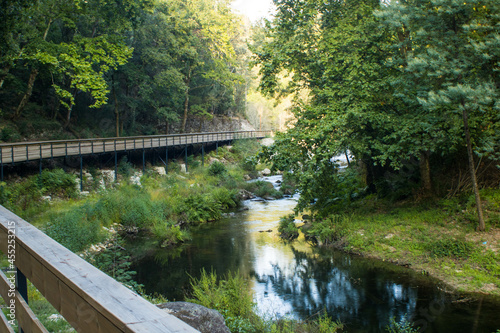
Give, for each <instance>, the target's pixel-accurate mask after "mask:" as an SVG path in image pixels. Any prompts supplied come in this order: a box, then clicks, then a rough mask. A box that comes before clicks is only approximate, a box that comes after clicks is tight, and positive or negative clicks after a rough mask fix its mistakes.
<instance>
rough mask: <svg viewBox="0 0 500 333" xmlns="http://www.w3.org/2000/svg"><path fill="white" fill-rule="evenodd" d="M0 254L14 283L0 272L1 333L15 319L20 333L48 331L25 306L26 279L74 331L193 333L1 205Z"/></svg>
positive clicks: (190, 328)
mask: <svg viewBox="0 0 500 333" xmlns="http://www.w3.org/2000/svg"><path fill="white" fill-rule="evenodd" d="M0 251H1V252H3V253H4V254H5V255H7V257H8V259H9V267H8V268H7V270H8V271H12V272H7V275H9V276H10V275H12V276H14V275H16V281H14V280H13V279H12V278H11V277H8V276H7V275H6V274H5V273H4V272H2V271H0V296H1V297H2V298H3V300H4V302H5V304H6V307H7V310H8V313H7V316H6V315H5V314H4V313H3V312H2V311H0V332H14V330H13V328H12V325H11V323H12V322H13V320H14V319H13V318H14V317H15V320H17V323H18V325H19V328H20V329H19V332H27V333H29V332H47V330H46V329H45V328H44V327H43V325H42V324H41V323H40V321H39V320H38V319H37V318H36V316H35V315H34V313H33V311H31V309H30V308H29V306H28V300H27V296H26V279H28V280H29V281H31V283H32V284H33V285H34V286H35V287H36V288H37V289H38V290H39V291H40V292H41V294H42V295H43V296H44V297H45V298H46V299H47V300H48V301H49V302H50V303H51V304H52V305H53V306H54V307H55V308H56V310H57V311H58V312H59V313H60V314H61V315H62V316H63V317H64V318H65V319H66V320H67V321H68V322H69V324H70V325H71V326H73V327H74V328H75V330H76V331H77V332H92V333H114V332H158V333H161V332H168V333H173V332H198V331H197V330H195V329H194V328H192V327H191V326H189V325H187V324H186V323H184V322H183V321H181V320H179V319H177V318H176V317H174V316H172V315H170V314H168V313H165V312H164V311H162V310H161V309H159V308H157V307H156V306H154V305H153V304H151V303H149V302H148V301H146V300H145V299H144V298H142V297H141V296H139V295H137V294H136V293H134V292H132V291H131V290H129V289H128V288H126V287H124V286H123V285H122V284H120V283H118V282H117V281H115V280H114V279H113V278H111V277H109V276H108V275H106V274H104V273H102V272H101V271H100V270H98V269H97V268H95V267H94V266H92V265H90V264H89V263H87V262H86V261H85V260H83V259H82V258H80V257H79V256H77V255H76V254H74V253H72V252H71V251H69V250H68V249H66V248H65V247H63V246H62V245H60V244H59V243H57V242H56V241H54V240H53V239H51V238H50V237H48V236H47V235H45V234H44V233H43V232H41V231H40V230H38V229H37V228H35V227H33V226H32V225H31V224H29V223H28V222H26V221H24V220H23V219H21V218H20V217H18V216H16V215H15V214H13V213H12V212H10V211H9V210H7V209H5V208H4V207H3V206H0ZM14 272H15V273H14ZM13 273H14V274H13ZM23 290H24V291H23Z"/></svg>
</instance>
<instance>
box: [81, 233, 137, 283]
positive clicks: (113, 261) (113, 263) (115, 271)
mask: <svg viewBox="0 0 500 333" xmlns="http://www.w3.org/2000/svg"><path fill="white" fill-rule="evenodd" d="M123 245H124V242H123V241H122V240H121V239H120V238H119V237H113V238H112V239H109V240H108V241H107V242H106V243H105V244H104V245H103V246H102V247H101V249H100V250H99V251H97V252H86V253H84V259H85V260H87V261H88V262H89V263H91V264H92V265H94V266H95V267H97V268H98V269H100V270H101V271H103V272H104V273H106V274H108V275H109V276H111V277H112V278H113V279H115V280H116V281H118V282H121V283H122V284H124V285H125V286H126V287H128V288H130V289H132V290H134V291H139V290H140V289H141V287H142V285H140V284H138V283H137V282H135V280H134V276H135V275H136V274H137V273H136V272H135V271H132V270H131V269H130V266H131V265H132V261H131V259H130V256H129V255H128V254H127V253H126V251H125V248H124V247H123Z"/></svg>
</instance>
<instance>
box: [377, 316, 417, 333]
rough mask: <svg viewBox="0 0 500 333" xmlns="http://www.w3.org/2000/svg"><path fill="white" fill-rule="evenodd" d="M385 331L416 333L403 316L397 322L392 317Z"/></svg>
mask: <svg viewBox="0 0 500 333" xmlns="http://www.w3.org/2000/svg"><path fill="white" fill-rule="evenodd" d="M385 330H386V331H387V332H388V333H417V332H418V330H417V329H415V328H413V327H412V324H411V323H410V322H409V321H408V319H406V316H403V318H401V320H400V321H399V322H397V321H396V318H394V317H392V318H391V322H390V324H389V325H388V326H386V328H385Z"/></svg>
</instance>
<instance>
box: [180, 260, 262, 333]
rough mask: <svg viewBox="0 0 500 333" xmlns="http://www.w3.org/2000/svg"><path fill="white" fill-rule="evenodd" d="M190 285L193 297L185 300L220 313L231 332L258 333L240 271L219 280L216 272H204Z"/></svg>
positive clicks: (251, 303) (248, 290) (252, 308)
mask: <svg viewBox="0 0 500 333" xmlns="http://www.w3.org/2000/svg"><path fill="white" fill-rule="evenodd" d="M191 286H192V288H193V294H192V296H193V297H192V298H191V299H188V300H187V301H189V302H193V303H197V304H200V305H203V306H205V307H207V308H210V309H215V310H217V311H219V312H220V313H221V314H222V315H223V316H224V319H225V320H226V325H227V326H228V327H229V329H230V330H231V332H257V331H256V330H255V327H254V324H253V321H254V320H255V317H256V316H255V313H254V302H253V299H252V294H251V292H250V287H249V285H248V282H247V280H246V279H245V278H244V277H243V276H242V275H241V274H240V273H239V272H236V273H231V272H229V273H228V274H227V276H225V277H224V279H218V278H217V275H216V274H215V272H213V271H212V272H211V273H210V274H209V273H207V272H206V271H205V270H204V269H203V270H202V271H201V276H200V278H199V279H195V278H192V279H191Z"/></svg>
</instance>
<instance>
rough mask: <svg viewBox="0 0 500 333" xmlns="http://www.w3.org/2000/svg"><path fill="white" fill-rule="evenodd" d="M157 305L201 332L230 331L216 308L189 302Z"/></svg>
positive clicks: (218, 332) (221, 332) (220, 332)
mask: <svg viewBox="0 0 500 333" xmlns="http://www.w3.org/2000/svg"><path fill="white" fill-rule="evenodd" d="M157 306H158V307H159V308H160V309H163V310H165V311H166V312H168V313H169V314H171V315H173V316H175V317H177V318H179V319H180V320H182V321H183V322H185V323H186V324H188V325H190V326H192V327H193V328H195V329H197V330H198V331H200V332H202V333H231V331H230V330H229V328H228V327H227V326H226V324H225V322H224V317H222V315H221V314H220V313H219V312H218V311H216V310H212V309H208V308H206V307H204V306H202V305H199V304H194V303H189V302H169V303H163V304H159V305H157Z"/></svg>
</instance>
